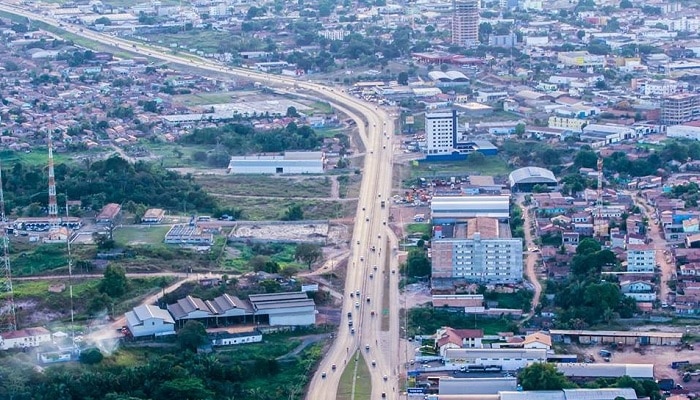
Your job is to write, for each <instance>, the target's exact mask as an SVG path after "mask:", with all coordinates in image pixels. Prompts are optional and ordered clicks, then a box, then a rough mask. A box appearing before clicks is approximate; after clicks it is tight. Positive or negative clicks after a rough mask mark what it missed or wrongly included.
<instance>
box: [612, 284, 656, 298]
mask: <svg viewBox="0 0 700 400" xmlns="http://www.w3.org/2000/svg"><path fill="white" fill-rule="evenodd" d="M620 291H621V292H622V294H624V295H625V296H627V297H631V298H633V299H634V300H635V301H638V302H653V301H655V300H656V292H655V291H654V285H653V284H652V283H650V282H644V281H625V282H620Z"/></svg>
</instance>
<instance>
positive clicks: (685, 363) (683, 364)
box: [671, 361, 690, 369]
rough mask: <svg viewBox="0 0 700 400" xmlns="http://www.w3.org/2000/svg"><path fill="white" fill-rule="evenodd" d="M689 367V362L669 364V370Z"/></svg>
mask: <svg viewBox="0 0 700 400" xmlns="http://www.w3.org/2000/svg"><path fill="white" fill-rule="evenodd" d="M686 365H690V361H674V362H672V363H671V368H673V369H678V368H682V367H685V366H686Z"/></svg>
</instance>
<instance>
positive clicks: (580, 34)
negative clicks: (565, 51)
mask: <svg viewBox="0 0 700 400" xmlns="http://www.w3.org/2000/svg"><path fill="white" fill-rule="evenodd" d="M576 37H577V38H578V40H583V38H585V37H586V31H584V30H579V31H578V32H576Z"/></svg>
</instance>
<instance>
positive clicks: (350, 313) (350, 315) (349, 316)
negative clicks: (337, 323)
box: [348, 293, 352, 318]
mask: <svg viewBox="0 0 700 400" xmlns="http://www.w3.org/2000/svg"><path fill="white" fill-rule="evenodd" d="M351 294H352V293H351ZM348 318H352V311H348Z"/></svg>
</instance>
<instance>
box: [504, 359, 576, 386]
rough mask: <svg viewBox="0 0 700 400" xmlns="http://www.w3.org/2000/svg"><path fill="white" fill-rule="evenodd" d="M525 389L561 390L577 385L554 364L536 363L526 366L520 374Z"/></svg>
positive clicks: (519, 377) (519, 378)
mask: <svg viewBox="0 0 700 400" xmlns="http://www.w3.org/2000/svg"><path fill="white" fill-rule="evenodd" d="M518 380H519V381H520V384H521V385H522V387H523V389H524V390H561V389H570V388H574V387H576V385H574V384H573V383H571V382H570V381H569V380H568V379H566V377H565V376H564V374H562V373H561V372H559V371H558V370H557V367H556V366H555V365H554V364H550V363H535V364H532V365H530V366H528V367H525V369H523V370H522V371H521V372H520V374H519V375H518Z"/></svg>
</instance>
